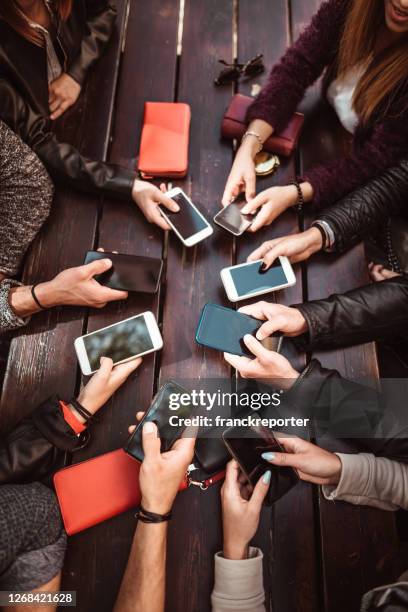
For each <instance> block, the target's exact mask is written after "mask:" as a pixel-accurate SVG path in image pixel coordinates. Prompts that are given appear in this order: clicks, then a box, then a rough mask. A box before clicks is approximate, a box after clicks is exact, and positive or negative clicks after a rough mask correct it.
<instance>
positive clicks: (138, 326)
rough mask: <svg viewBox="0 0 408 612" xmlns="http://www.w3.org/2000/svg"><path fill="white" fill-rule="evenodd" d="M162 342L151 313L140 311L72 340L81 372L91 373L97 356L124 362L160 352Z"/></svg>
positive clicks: (97, 363) (98, 359)
mask: <svg viewBox="0 0 408 612" xmlns="http://www.w3.org/2000/svg"><path fill="white" fill-rule="evenodd" d="M162 346H163V339H162V337H161V334H160V330H159V328H158V325H157V322H156V319H155V317H154V314H153V313H152V312H143V313H142V314H139V315H136V316H135V317H129V319H125V320H124V321H119V323H114V324H113V325H109V326H108V327H104V328H103V329H98V330H97V331H94V332H91V333H90V334H86V335H85V336H81V337H80V338H77V339H76V340H75V350H76V353H77V357H78V361H79V364H80V366H81V370H82V373H83V374H85V375H89V374H92V373H93V372H95V371H96V370H97V369H98V368H99V363H100V359H101V357H110V358H111V359H112V361H113V363H114V364H115V365H116V364H118V363H124V362H126V361H130V360H131V359H135V358H136V357H142V356H143V355H148V354H149V353H153V352H154V351H157V350H159V349H161V348H162Z"/></svg>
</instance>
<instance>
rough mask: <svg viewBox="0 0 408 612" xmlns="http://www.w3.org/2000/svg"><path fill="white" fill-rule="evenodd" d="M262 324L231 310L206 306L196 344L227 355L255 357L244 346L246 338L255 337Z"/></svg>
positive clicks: (213, 305) (198, 328)
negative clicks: (246, 336)
mask: <svg viewBox="0 0 408 612" xmlns="http://www.w3.org/2000/svg"><path fill="white" fill-rule="evenodd" d="M262 323H263V321H259V320H258V319H254V318H253V317H250V316H249V315H246V314H242V313H241V312H237V311H236V310H232V309H231V308H224V306H218V304H206V305H205V306H204V308H203V310H202V312H201V316H200V320H199V322H198V326H197V330H196V342H198V344H201V345H203V346H208V347H210V348H213V349H216V350H218V351H223V352H225V353H232V354H233V355H242V356H245V357H253V354H252V353H251V352H250V351H249V350H248V349H247V347H246V346H245V344H244V336H245V335H246V334H252V335H253V336H254V335H255V334H256V332H257V331H258V329H259V328H260V327H261V325H262Z"/></svg>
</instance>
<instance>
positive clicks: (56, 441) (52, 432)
mask: <svg viewBox="0 0 408 612" xmlns="http://www.w3.org/2000/svg"><path fill="white" fill-rule="evenodd" d="M80 441H81V438H78V436H77V435H76V434H75V432H74V431H73V430H72V429H71V427H70V426H69V425H68V423H67V422H66V421H65V419H64V416H63V413H62V410H61V408H60V405H59V401H58V399H57V398H56V397H54V398H50V399H48V400H46V401H45V402H44V403H43V404H41V405H40V406H39V407H38V408H37V409H36V410H35V411H34V413H33V414H32V415H31V416H30V417H28V418H26V419H23V420H22V421H21V422H20V423H19V424H18V425H17V426H16V427H15V428H14V429H13V430H12V431H11V433H9V434H8V435H7V436H5V437H3V438H0V485H1V484H6V483H21V482H31V481H34V480H42V479H43V478H45V477H46V476H48V475H49V474H50V472H52V471H54V470H56V469H58V468H59V467H62V465H63V464H64V463H65V458H66V453H67V452H72V451H73V450H75V449H76V448H78V446H79V444H80Z"/></svg>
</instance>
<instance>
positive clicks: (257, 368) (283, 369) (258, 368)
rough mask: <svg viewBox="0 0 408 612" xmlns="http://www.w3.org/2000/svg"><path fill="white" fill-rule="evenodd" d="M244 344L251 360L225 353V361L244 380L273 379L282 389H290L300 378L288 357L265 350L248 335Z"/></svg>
mask: <svg viewBox="0 0 408 612" xmlns="http://www.w3.org/2000/svg"><path fill="white" fill-rule="evenodd" d="M243 342H244V345H245V347H246V349H247V351H248V352H249V354H250V355H251V358H249V357H245V356H242V357H240V356H238V355H234V354H231V353H227V352H224V359H225V361H227V362H228V363H229V364H230V365H231V366H232V367H233V368H235V369H236V370H238V372H239V373H240V374H241V376H242V377H243V378H253V379H255V380H267V379H273V380H274V381H275V383H276V384H279V386H280V387H281V388H282V389H290V387H292V385H293V384H294V383H295V381H296V380H297V379H298V378H299V372H297V371H296V370H295V369H294V368H293V367H292V364H291V363H290V361H289V360H288V359H286V357H284V356H283V355H280V354H279V353H277V352H276V351H274V350H269V349H267V348H265V347H264V346H263V345H262V344H261V343H260V342H259V341H258V340H257V339H256V338H254V336H253V335H250V334H247V335H246V336H245V337H244V339H243Z"/></svg>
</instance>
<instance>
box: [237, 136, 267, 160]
mask: <svg viewBox="0 0 408 612" xmlns="http://www.w3.org/2000/svg"><path fill="white" fill-rule="evenodd" d="M247 136H254V137H255V138H256V139H257V140H258V142H259V149H258V151H257V152H256V154H257V155H258V153H260V152H261V151H262V149H263V142H262V139H261V137H260V135H259V134H257V132H245V134H244V135H243V137H242V140H241V143H242V142H244V140H245V138H246V137H247Z"/></svg>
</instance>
